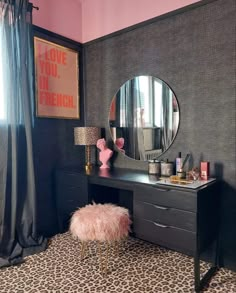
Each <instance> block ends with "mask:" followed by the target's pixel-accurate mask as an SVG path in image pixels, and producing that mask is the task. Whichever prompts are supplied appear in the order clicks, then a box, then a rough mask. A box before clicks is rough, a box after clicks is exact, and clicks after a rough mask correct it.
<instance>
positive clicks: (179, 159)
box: [175, 152, 183, 175]
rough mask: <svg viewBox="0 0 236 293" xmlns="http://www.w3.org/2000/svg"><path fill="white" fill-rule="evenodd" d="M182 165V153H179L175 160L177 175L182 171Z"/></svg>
mask: <svg viewBox="0 0 236 293" xmlns="http://www.w3.org/2000/svg"><path fill="white" fill-rule="evenodd" d="M182 163H183V162H182V158H181V152H179V155H178V157H177V158H176V159H175V168H176V175H177V173H178V172H180V171H181V167H182Z"/></svg>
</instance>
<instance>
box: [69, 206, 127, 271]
mask: <svg viewBox="0 0 236 293" xmlns="http://www.w3.org/2000/svg"><path fill="white" fill-rule="evenodd" d="M130 224H131V220H130V217H129V211H128V210H127V209H126V208H123V207H119V206H116V205H113V204H109V203H107V204H95V203H93V204H90V205H86V206H85V207H83V208H80V209H78V210H77V211H75V212H74V214H73V215H72V217H71V222H70V232H71V234H72V236H73V238H77V239H79V240H80V241H81V258H83V257H84V253H85V249H86V246H87V243H88V242H89V241H96V244H98V249H99V259H100V268H101V272H102V273H103V272H105V273H106V272H107V263H108V258H109V251H110V247H111V246H112V245H114V246H115V248H118V245H117V244H119V243H120V242H121V240H123V239H125V238H126V237H127V236H128V234H129V231H130ZM104 243H105V246H106V259H105V265H103V259H102V253H101V244H104Z"/></svg>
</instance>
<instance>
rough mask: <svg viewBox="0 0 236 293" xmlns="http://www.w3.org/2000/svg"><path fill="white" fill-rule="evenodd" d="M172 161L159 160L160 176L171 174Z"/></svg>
mask: <svg viewBox="0 0 236 293" xmlns="http://www.w3.org/2000/svg"><path fill="white" fill-rule="evenodd" d="M173 169H174V163H173V162H168V161H166V162H161V176H168V177H169V176H171V175H173Z"/></svg>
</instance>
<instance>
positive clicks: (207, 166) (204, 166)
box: [200, 162, 210, 180]
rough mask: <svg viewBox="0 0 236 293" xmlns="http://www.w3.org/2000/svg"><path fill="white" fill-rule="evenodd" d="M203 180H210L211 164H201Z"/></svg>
mask: <svg viewBox="0 0 236 293" xmlns="http://www.w3.org/2000/svg"><path fill="white" fill-rule="evenodd" d="M200 166H201V168H200V169H201V179H202V180H208V179H209V176H210V162H201V165H200Z"/></svg>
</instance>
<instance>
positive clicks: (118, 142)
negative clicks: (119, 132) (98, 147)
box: [115, 137, 125, 154]
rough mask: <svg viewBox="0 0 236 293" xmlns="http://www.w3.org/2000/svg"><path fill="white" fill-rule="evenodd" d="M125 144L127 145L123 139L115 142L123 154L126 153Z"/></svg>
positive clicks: (120, 138)
mask: <svg viewBox="0 0 236 293" xmlns="http://www.w3.org/2000/svg"><path fill="white" fill-rule="evenodd" d="M124 143H125V140H124V138H123V137H119V138H117V139H116V141H115V145H116V146H117V148H118V150H119V151H121V152H122V153H123V154H124V153H125V150H123V147H124Z"/></svg>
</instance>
